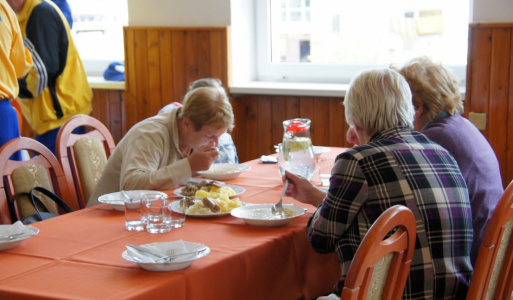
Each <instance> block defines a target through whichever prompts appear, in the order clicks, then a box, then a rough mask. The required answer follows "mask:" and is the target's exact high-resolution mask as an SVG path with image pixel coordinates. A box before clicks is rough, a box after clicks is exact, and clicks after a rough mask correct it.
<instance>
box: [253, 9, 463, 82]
mask: <svg viewBox="0 0 513 300" xmlns="http://www.w3.org/2000/svg"><path fill="white" fill-rule="evenodd" d="M256 5H257V39H258V41H257V45H258V47H259V51H258V53H259V54H258V56H259V57H258V64H257V65H258V67H257V69H258V70H257V73H258V80H260V81H295V82H307V81H308V82H336V83H347V82H349V81H350V79H351V78H352V77H354V76H355V75H356V74H357V73H358V72H359V71H361V70H362V69H366V68H371V67H377V66H381V67H384V66H389V65H390V64H394V65H396V66H401V65H402V64H403V63H404V62H405V61H407V60H408V59H410V58H413V57H416V56H421V55H427V56H429V57H431V58H432V59H433V60H435V61H438V62H441V63H443V64H444V65H445V66H447V67H449V68H451V69H452V70H453V72H454V73H455V75H456V76H457V77H458V78H459V79H460V80H461V81H462V83H463V82H464V79H465V70H466V63H467V43H468V42H467V39H468V24H469V6H470V3H469V0H452V1H443V0H390V1H382V0H361V1H349V0H267V1H256Z"/></svg>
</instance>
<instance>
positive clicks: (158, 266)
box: [121, 241, 210, 272]
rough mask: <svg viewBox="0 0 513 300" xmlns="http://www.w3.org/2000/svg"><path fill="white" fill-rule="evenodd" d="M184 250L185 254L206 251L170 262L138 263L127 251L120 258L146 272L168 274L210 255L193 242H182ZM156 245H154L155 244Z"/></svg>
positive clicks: (208, 249) (208, 250) (201, 245)
mask: <svg viewBox="0 0 513 300" xmlns="http://www.w3.org/2000/svg"><path fill="white" fill-rule="evenodd" d="M183 243H184V246H185V249H187V252H194V251H198V250H200V249H202V248H207V250H205V251H203V252H201V253H198V254H196V256H195V257H193V258H190V257H189V255H186V256H187V257H189V258H177V259H176V260H174V261H172V262H140V261H137V259H134V257H133V256H131V255H130V254H128V250H125V251H124V252H123V253H122V254H121V257H123V258H124V259H126V260H128V261H131V262H135V263H137V264H138V265H139V267H141V269H144V270H147V271H153V272H169V271H176V270H181V269H185V268H187V267H189V266H190V265H192V263H193V262H194V261H195V260H197V259H198V258H202V257H203V256H205V255H207V254H209V253H210V248H209V247H207V246H205V245H203V244H200V243H193V242H185V241H184V242H183ZM155 244H156V243H155Z"/></svg>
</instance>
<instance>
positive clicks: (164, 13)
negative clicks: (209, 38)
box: [127, 0, 230, 27]
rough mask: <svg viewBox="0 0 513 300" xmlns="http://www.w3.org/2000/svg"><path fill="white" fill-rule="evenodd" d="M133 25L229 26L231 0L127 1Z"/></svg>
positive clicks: (129, 19)
mask: <svg viewBox="0 0 513 300" xmlns="http://www.w3.org/2000/svg"><path fill="white" fill-rule="evenodd" d="M127 4H128V25H130V26H175V27H178V26H182V27H203V26H214V27H215V26H227V25H230V0H127Z"/></svg>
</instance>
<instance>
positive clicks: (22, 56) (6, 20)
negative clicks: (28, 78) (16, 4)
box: [0, 0, 32, 160]
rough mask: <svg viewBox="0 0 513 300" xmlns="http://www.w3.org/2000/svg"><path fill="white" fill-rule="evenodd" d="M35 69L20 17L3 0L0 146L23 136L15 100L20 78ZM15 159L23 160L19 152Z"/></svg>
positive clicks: (0, 13) (0, 20)
mask: <svg viewBox="0 0 513 300" xmlns="http://www.w3.org/2000/svg"><path fill="white" fill-rule="evenodd" d="M31 66H32V57H31V56H30V53H29V52H28V50H27V49H26V48H25V47H24V46H23V37H22V34H21V30H20V26H19V25H18V20H17V19H16V14H15V13H14V11H13V10H12V9H11V7H10V6H9V5H8V4H7V2H6V1H5V0H0V70H1V71H0V128H2V129H1V130H0V147H1V146H2V145H3V144H5V143H7V142H8V141H10V140H12V139H14V138H17V137H19V136H20V129H19V128H20V127H19V123H18V114H17V113H16V111H15V110H14V108H13V106H12V105H11V100H12V99H15V98H16V97H17V96H18V92H19V86H18V79H19V78H23V77H24V76H25V75H26V74H27V72H28V71H29V70H30V67H31ZM11 159H15V160H21V154H20V153H19V152H18V153H17V154H15V155H13V156H12V157H11Z"/></svg>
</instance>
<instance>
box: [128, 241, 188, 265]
mask: <svg viewBox="0 0 513 300" xmlns="http://www.w3.org/2000/svg"><path fill="white" fill-rule="evenodd" d="M140 247H142V248H145V249H148V250H150V251H151V252H153V253H155V254H160V255H167V256H173V255H177V254H182V253H187V249H186V248H185V244H184V242H183V240H178V241H174V242H164V243H153V244H146V245H140ZM127 252H128V255H130V256H132V257H137V258H138V259H140V260H141V262H143V263H154V262H156V261H158V262H159V263H160V262H163V261H162V260H159V259H157V258H155V259H154V258H153V257H152V256H151V255H149V254H144V253H140V252H139V251H133V250H132V248H130V247H127ZM195 255H196V254H195V253H191V257H193V256H195ZM191 257H189V255H184V256H181V257H180V258H177V259H176V261H177V262H178V261H182V260H186V259H188V258H191Z"/></svg>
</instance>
